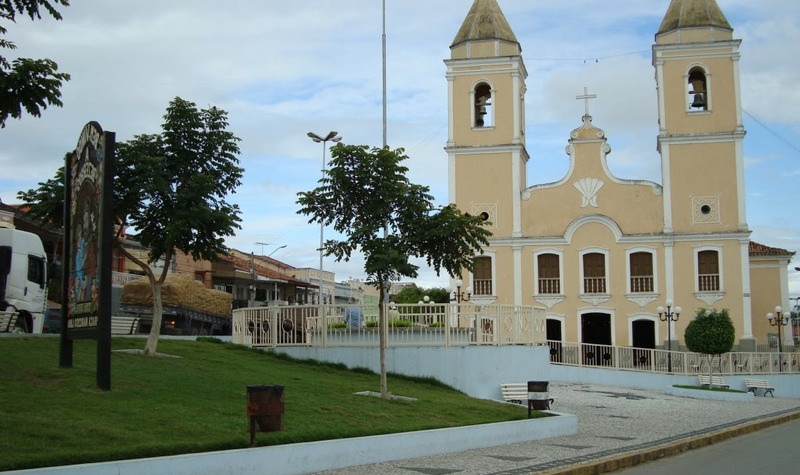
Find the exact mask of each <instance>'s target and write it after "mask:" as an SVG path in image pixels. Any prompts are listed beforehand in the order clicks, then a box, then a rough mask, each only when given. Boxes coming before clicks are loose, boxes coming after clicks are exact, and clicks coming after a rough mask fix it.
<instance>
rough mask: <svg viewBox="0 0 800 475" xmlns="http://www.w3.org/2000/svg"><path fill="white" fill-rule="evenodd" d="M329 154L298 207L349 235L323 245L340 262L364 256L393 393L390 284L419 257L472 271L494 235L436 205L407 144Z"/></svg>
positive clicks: (407, 273) (411, 270)
mask: <svg viewBox="0 0 800 475" xmlns="http://www.w3.org/2000/svg"><path fill="white" fill-rule="evenodd" d="M331 157H332V158H331V162H330V168H329V169H328V170H326V171H325V174H324V176H323V177H322V178H321V179H320V186H319V187H317V188H315V189H314V190H311V191H308V192H301V193H298V200H297V203H298V204H299V205H300V206H301V208H300V210H299V211H298V212H299V213H300V214H304V215H307V216H310V217H311V218H310V219H309V222H310V223H315V222H316V223H322V224H324V225H326V226H333V228H334V229H335V230H336V231H337V232H339V233H340V234H342V235H343V236H344V238H343V239H342V240H335V239H329V240H327V241H326V242H325V244H324V252H325V254H326V255H328V256H331V255H332V256H335V257H336V260H337V261H341V260H345V261H347V260H349V259H350V257H351V255H352V254H353V253H354V252H359V251H360V252H361V253H362V254H363V255H364V258H365V264H364V271H365V272H366V274H367V283H368V284H370V285H373V286H375V287H376V288H377V289H378V290H379V298H378V304H379V306H378V308H379V313H378V321H379V325H380V328H381V330H380V360H381V361H380V367H381V395H382V396H383V397H388V396H389V392H388V388H387V383H386V339H387V336H386V328H387V326H386V325H387V319H386V315H385V305H384V304H385V302H386V293H387V290H388V286H389V284H390V283H391V282H392V281H395V280H399V279H400V278H402V277H407V278H414V277H416V276H417V271H418V266H416V265H414V264H413V263H412V262H411V260H410V259H411V258H415V257H416V258H425V260H426V262H427V263H428V265H429V266H431V267H432V268H434V269H435V270H436V272H437V274H438V273H439V272H440V271H441V269H444V270H446V271H447V272H448V273H449V274H450V275H457V274H460V273H461V271H462V269H464V268H466V269H469V270H471V269H472V266H473V263H472V258H473V256H474V255H475V253H476V252H479V251H480V250H481V246H483V245H487V244H488V237H489V236H490V235H491V233H490V232H489V231H488V230H487V229H486V228H485V227H484V226H483V222H482V220H481V218H480V217H477V216H469V215H467V214H463V213H461V212H460V211H459V210H458V209H457V208H456V206H455V205H453V204H451V205H448V206H445V207H441V208H435V207H434V205H433V196H431V195H430V194H429V189H428V187H425V186H421V185H416V184H413V183H411V182H410V181H409V180H408V178H406V173H407V172H408V168H407V167H405V166H403V165H402V162H403V161H404V160H407V159H408V157H407V156H406V155H405V151H404V150H403V149H402V148H399V149H396V150H391V149H389V148H388V147H386V148H369V147H368V146H366V145H343V144H338V145H336V146H335V147H332V149H331Z"/></svg>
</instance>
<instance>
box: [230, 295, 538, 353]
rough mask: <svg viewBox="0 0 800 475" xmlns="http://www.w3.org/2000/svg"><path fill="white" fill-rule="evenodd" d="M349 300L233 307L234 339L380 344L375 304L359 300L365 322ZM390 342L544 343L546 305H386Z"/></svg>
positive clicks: (273, 342)
mask: <svg viewBox="0 0 800 475" xmlns="http://www.w3.org/2000/svg"><path fill="white" fill-rule="evenodd" d="M353 307H354V306H351V305H323V307H322V315H319V312H320V308H319V307H318V306H316V305H289V306H274V307H259V308H244V309H237V310H234V311H233V331H232V341H233V342H234V343H239V344H244V345H249V346H255V347H275V346H323V347H332V346H378V344H379V342H380V333H379V327H378V307H377V306H357V308H358V309H360V310H361V314H362V315H363V320H361V319H359V320H360V321H362V322H363V324H352V320H353V319H350V318H346V316H347V314H348V312H350V311H352V310H349V309H352V308H353ZM386 315H387V321H388V330H387V331H388V333H387V340H386V341H387V345H388V346H466V345H545V344H546V340H545V335H546V317H545V311H544V309H543V308H539V307H532V306H515V305H473V304H471V303H461V304H393V305H391V306H389V305H387V306H386Z"/></svg>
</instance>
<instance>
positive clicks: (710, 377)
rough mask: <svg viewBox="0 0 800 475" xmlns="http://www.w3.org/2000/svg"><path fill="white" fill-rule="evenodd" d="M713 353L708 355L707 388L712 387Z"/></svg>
mask: <svg viewBox="0 0 800 475" xmlns="http://www.w3.org/2000/svg"><path fill="white" fill-rule="evenodd" d="M713 376H714V355H708V389H713V388H714V382H713V379H712V377H713Z"/></svg>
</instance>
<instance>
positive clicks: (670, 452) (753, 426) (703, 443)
mask: <svg viewBox="0 0 800 475" xmlns="http://www.w3.org/2000/svg"><path fill="white" fill-rule="evenodd" d="M795 419H800V411H797V412H793V413H790V414H783V415H780V416H776V417H771V418H768V419H764V420H760V421H756V422H749V423H746V424H742V425H740V426H737V427H732V428H730V429H723V430H720V431H717V432H712V433H710V434H705V435H702V436H699V437H692V438H689V439H685V440H682V441H679V442H674V443H670V444H666V445H661V446H659V447H653V448H652V449H647V450H643V451H639V452H634V453H628V454H623V455H618V456H614V457H611V458H607V459H601V460H598V461H596V462H591V463H588V464H580V465H572V466H569V467H564V468H560V469H556V470H550V471H547V472H539V473H541V474H544V475H596V474H600V473H609V472H615V471H617V470H622V469H625V468H630V467H634V466H637V465H641V464H644V463H647V462H653V461H656V460H660V459H663V458H666V457H672V456H674V455H680V454H682V453H683V452H686V451H688V450H694V449H699V448H703V447H707V446H709V445H712V444H716V443H719V442H723V441H725V440H728V439H732V438H734V437H739V436H740V435H746V434H749V433H752V432H755V431H758V430H761V429H766V428H767V427H771V426H775V425H778V424H783V423H785V422H789V421H793V420H795Z"/></svg>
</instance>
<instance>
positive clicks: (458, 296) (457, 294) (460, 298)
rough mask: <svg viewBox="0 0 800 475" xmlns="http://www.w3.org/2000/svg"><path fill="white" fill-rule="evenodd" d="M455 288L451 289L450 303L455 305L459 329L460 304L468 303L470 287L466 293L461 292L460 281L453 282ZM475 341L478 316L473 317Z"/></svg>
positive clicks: (476, 339)
mask: <svg viewBox="0 0 800 475" xmlns="http://www.w3.org/2000/svg"><path fill="white" fill-rule="evenodd" d="M455 284H456V288H455V289H452V288H451V290H452V293H453V295H452V296H451V297H450V301H451V302H455V303H456V322H457V324H458V326H459V327H461V302H469V298H470V297H471V296H472V287H467V289H466V292H462V291H461V286H462V285H463V284H464V283H463V282H462V281H461V279H458V280H456V281H455ZM475 341H478V316H477V315H476V316H475Z"/></svg>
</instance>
